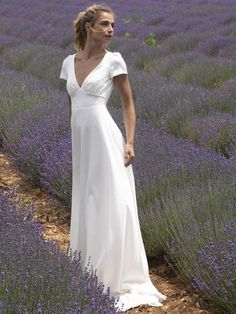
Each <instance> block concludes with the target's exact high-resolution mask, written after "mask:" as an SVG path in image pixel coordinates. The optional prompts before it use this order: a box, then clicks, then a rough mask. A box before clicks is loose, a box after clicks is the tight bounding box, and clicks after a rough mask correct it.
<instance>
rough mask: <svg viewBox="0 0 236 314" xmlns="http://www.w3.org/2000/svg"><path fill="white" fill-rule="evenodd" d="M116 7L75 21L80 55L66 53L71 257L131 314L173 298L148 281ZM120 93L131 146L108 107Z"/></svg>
mask: <svg viewBox="0 0 236 314" xmlns="http://www.w3.org/2000/svg"><path fill="white" fill-rule="evenodd" d="M114 19H115V15H114V13H113V11H112V9H111V8H110V7H107V6H101V5H92V6H90V7H89V8H87V10H86V11H85V12H81V13H80V14H79V15H78V17H77V18H76V19H75V20H74V28H75V31H76V37H75V47H76V50H77V53H75V54H73V55H69V56H67V57H66V58H65V59H64V61H63V64H62V69H61V74H60V78H62V79H65V80H67V84H66V89H67V93H68V97H69V106H70V108H71V112H70V113H71V120H70V122H71V129H72V165H73V171H72V173H73V175H72V209H71V226H70V248H69V251H68V252H69V253H68V254H70V253H71V251H72V253H73V254H74V255H73V256H78V252H79V251H80V252H81V259H82V263H83V265H84V266H85V265H87V263H88V262H89V261H90V264H91V265H92V266H93V269H94V270H95V269H96V274H97V276H98V279H99V281H100V282H102V283H103V284H104V286H105V288H107V287H110V290H111V294H112V295H114V296H117V300H119V301H118V302H117V306H118V307H119V308H120V309H122V310H123V311H126V310H127V309H130V308H132V307H136V306H138V305H141V304H150V305H153V306H162V303H161V302H162V301H163V300H165V299H166V296H165V295H163V294H162V293H160V292H159V291H158V290H157V289H156V288H155V287H154V286H153V284H152V282H151V280H150V278H149V270H148V263H147V258H146V254H145V249H144V245H143V240H142V235H141V230H140V225H139V220H138V211H137V203H136V194H135V182H134V177H133V170H132V162H133V160H134V157H135V154H134V132H135V123H136V114H135V108H134V104H133V100H132V93H131V88H130V84H129V80H128V75H127V74H128V72H127V67H126V64H125V61H124V59H123V58H122V56H121V54H120V53H119V52H111V51H108V50H107V49H106V47H107V44H108V43H109V42H110V40H111V38H112V36H113V31H114ZM113 86H115V87H116V88H117V90H118V92H119V95H120V99H121V102H122V107H123V116H124V120H125V130H126V141H125V140H124V138H123V136H122V133H121V131H120V129H119V128H118V126H117V125H116V123H115V121H114V120H113V118H112V117H111V115H110V113H109V111H108V109H107V106H106V105H107V102H108V99H109V97H110V95H111V92H112V89H113Z"/></svg>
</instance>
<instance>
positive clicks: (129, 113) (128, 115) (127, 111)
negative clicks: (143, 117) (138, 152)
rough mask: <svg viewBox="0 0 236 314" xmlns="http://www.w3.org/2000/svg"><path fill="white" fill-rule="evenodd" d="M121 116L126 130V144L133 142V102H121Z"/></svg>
mask: <svg viewBox="0 0 236 314" xmlns="http://www.w3.org/2000/svg"><path fill="white" fill-rule="evenodd" d="M123 117H124V122H125V131H126V144H132V145H133V144H134V136H135V126H136V112H135V106H134V104H133V102H130V103H128V104H123Z"/></svg>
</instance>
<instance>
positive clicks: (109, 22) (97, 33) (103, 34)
mask: <svg viewBox="0 0 236 314" xmlns="http://www.w3.org/2000/svg"><path fill="white" fill-rule="evenodd" d="M114 25H115V22H114V17H113V15H112V14H111V13H108V12H100V14H99V16H98V18H97V20H96V21H95V23H94V25H93V26H91V27H92V29H91V28H90V27H88V31H89V33H90V34H91V37H93V39H94V40H102V41H103V42H104V43H106V42H109V41H110V40H111V38H112V36H113V33H114Z"/></svg>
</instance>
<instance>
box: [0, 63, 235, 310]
mask: <svg viewBox="0 0 236 314" xmlns="http://www.w3.org/2000/svg"><path fill="white" fill-rule="evenodd" d="M132 75H133V74H131V81H133V79H134V77H133V76H132ZM0 77H4V80H3V81H2V82H1V88H2V92H3V94H4V93H5V95H6V98H5V102H4V103H5V104H7V106H6V107H5V109H6V108H7V107H8V108H9V105H8V104H9V102H10V103H11V110H10V112H11V114H10V112H9V113H8V115H7V116H5V118H4V119H2V130H3V133H2V135H3V137H2V140H3V141H2V145H3V148H4V150H5V151H6V152H7V153H8V154H9V156H10V158H12V160H13V161H14V164H15V166H16V167H17V169H19V170H20V171H23V172H24V173H25V174H26V175H27V176H28V179H29V181H31V182H32V183H33V184H37V185H39V186H42V187H43V188H44V189H45V190H46V191H48V192H50V193H53V194H54V195H57V197H58V198H59V199H60V200H61V202H62V204H64V206H66V207H67V208H69V207H70V199H71V134H70V122H69V121H70V120H69V116H68V112H67V106H65V103H66V102H67V97H66V95H65V93H63V92H60V91H59V90H58V89H55V88H53V87H52V86H48V84H47V83H45V82H42V81H40V80H38V79H36V78H33V77H32V75H29V74H26V73H16V72H15V71H10V70H7V69H4V70H2V71H1V75H0ZM9 95H12V96H13V98H11V97H9ZM7 101H8V102H7ZM2 108H3V107H2ZM14 108H15V111H14V110H13V109H14ZM16 109H17V110H16ZM4 111H5V110H4ZM110 111H111V114H112V116H113V117H114V119H115V120H116V122H117V124H118V125H119V127H120V128H121V130H122V132H124V128H123V126H122V113H121V110H120V109H118V108H116V107H114V106H110ZM5 112H6V111H5ZM1 116H3V112H1ZM67 118H68V119H67ZM136 142H137V143H138V145H137V146H136V155H137V158H136V162H135V165H134V171H135V178H136V186H137V196H138V206H139V213H140V221H141V228H142V233H143V235H144V241H145V247H146V250H147V254H148V255H149V256H151V255H153V256H155V255H156V254H159V252H160V251H164V252H165V254H166V256H168V258H169V259H170V260H171V262H172V263H174V264H175V265H176V266H177V267H178V268H179V270H180V272H181V274H182V276H183V278H184V279H185V280H187V281H188V282H189V283H191V284H192V285H193V287H195V288H197V289H198V290H199V291H202V293H203V294H205V296H206V297H207V298H208V299H209V300H211V301H212V302H213V304H214V303H215V304H217V307H219V308H221V309H224V310H227V311H228V312H227V313H234V311H235V304H234V298H233V293H235V287H234V283H233V281H234V276H235V271H236V268H235V265H236V248H235V243H234V239H235V236H236V234H235V228H233V222H234V221H235V189H236V182H235V177H236V176H235V174H236V158H230V159H227V158H225V157H223V156H222V155H219V154H217V153H215V152H214V151H212V150H210V149H207V148H200V147H197V146H195V145H194V143H192V142H190V141H189V140H183V139H176V138H174V137H172V136H170V135H168V134H166V133H165V132H164V131H163V130H161V129H158V128H156V127H151V125H150V124H148V123H147V122H145V120H143V119H138V123H137V133H136ZM228 225H229V226H231V225H232V230H231V233H230V232H229V233H225V231H224V229H225V228H226V227H227V226H228ZM227 230H228V229H227ZM189 239H191V241H189ZM210 243H213V244H215V246H216V249H215V250H207V249H206V248H207V247H208V246H209V245H210ZM230 244H231V245H230ZM203 253H204V256H202V254H203ZM213 258H214V260H213V261H212V259H213ZM209 261H212V262H211V263H210V262H209ZM203 264H204V265H205V267H201V265H203ZM226 266H227V268H225V267H226ZM216 268H217V269H219V272H218V273H217V275H216V273H215V269H216ZM220 269H221V270H222V271H220ZM225 269H227V273H225ZM209 274H215V276H213V275H212V276H209ZM226 284H227V285H226ZM223 290H224V294H222V293H221V291H223Z"/></svg>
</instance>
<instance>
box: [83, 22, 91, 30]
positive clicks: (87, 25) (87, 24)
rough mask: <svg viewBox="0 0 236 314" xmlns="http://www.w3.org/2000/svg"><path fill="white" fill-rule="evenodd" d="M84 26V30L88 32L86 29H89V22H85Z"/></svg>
mask: <svg viewBox="0 0 236 314" xmlns="http://www.w3.org/2000/svg"><path fill="white" fill-rule="evenodd" d="M84 26H85V29H86V30H88V29H89V26H90V23H89V22H86V23H85V25H84Z"/></svg>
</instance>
